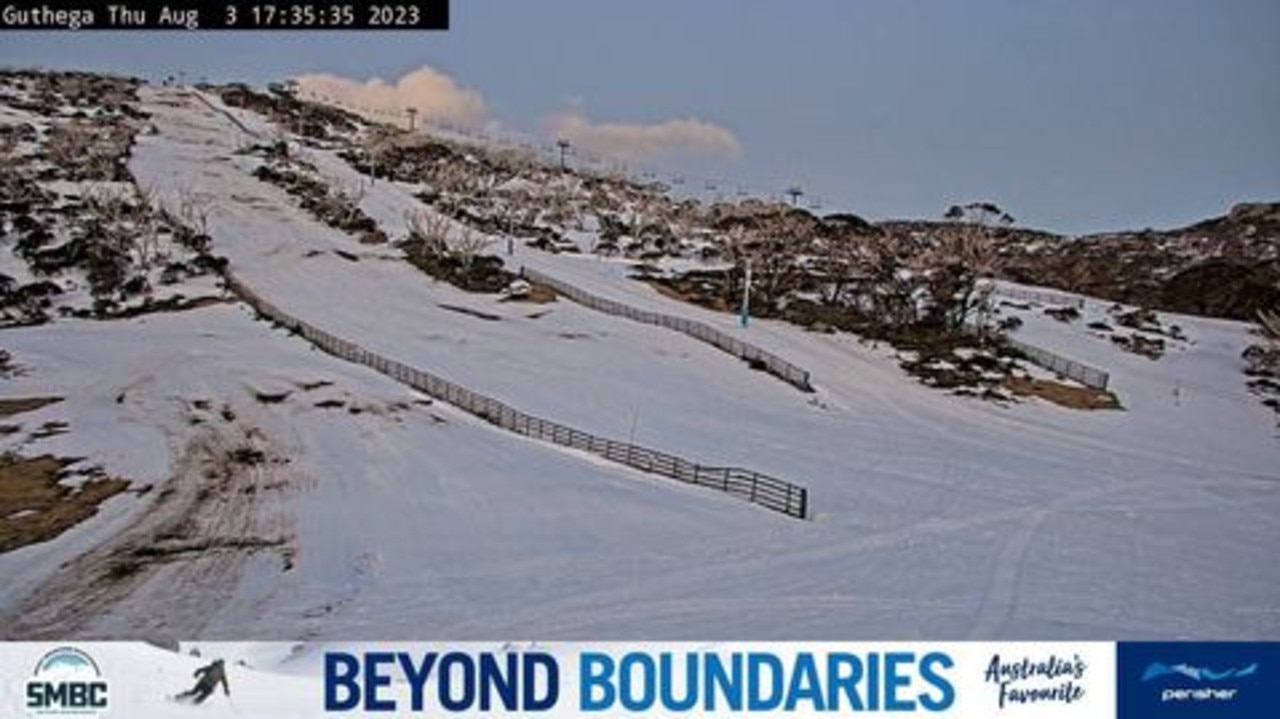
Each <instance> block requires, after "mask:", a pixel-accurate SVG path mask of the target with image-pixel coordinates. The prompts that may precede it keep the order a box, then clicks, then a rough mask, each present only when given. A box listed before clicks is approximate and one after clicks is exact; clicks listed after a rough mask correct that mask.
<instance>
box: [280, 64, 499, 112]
mask: <svg viewBox="0 0 1280 719" xmlns="http://www.w3.org/2000/svg"><path fill="white" fill-rule="evenodd" d="M296 79H297V81H298V87H299V88H300V89H301V90H302V91H303V92H304V93H310V94H314V95H317V96H320V97H325V98H329V100H330V101H332V102H335V103H338V104H341V105H344V106H346V107H349V108H354V109H356V110H358V111H360V112H361V113H362V114H366V115H378V114H383V115H385V114H393V115H397V116H401V117H403V116H404V114H405V111H406V110H408V109H409V108H414V109H416V110H417V111H418V116H419V117H420V118H422V119H423V120H432V121H437V122H448V123H453V124H457V125H464V126H470V127H475V126H480V125H484V124H485V123H486V122H487V121H488V120H489V110H488V106H487V105H486V103H485V100H484V96H483V95H481V94H480V93H479V92H478V91H476V90H472V89H471V88H467V87H463V86H461V85H459V84H458V83H457V82H456V81H455V80H454V79H453V78H452V77H449V76H448V75H446V74H444V73H442V72H440V71H439V70H436V69H434V68H431V67H428V66H425V65H424V66H422V67H421V68H418V69H417V70H414V71H413V72H410V73H408V74H407V75H405V76H404V77H401V78H400V79H399V80H396V81H395V82H394V83H392V84H389V83H387V82H385V81H384V80H382V79H381V78H373V79H372V80H368V81H363V82H362V81H359V80H353V79H349V78H345V77H338V76H335V75H323V74H319V75H303V76H301V77H298V78H296Z"/></svg>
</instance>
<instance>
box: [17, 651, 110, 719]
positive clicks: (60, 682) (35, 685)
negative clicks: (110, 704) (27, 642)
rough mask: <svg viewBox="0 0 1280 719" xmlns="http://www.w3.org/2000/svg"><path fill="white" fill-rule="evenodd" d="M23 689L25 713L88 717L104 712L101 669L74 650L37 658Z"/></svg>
mask: <svg viewBox="0 0 1280 719" xmlns="http://www.w3.org/2000/svg"><path fill="white" fill-rule="evenodd" d="M26 688H27V693H26V698H27V701H26V709H27V713H28V714H37V715H59V716H81V717H91V716H97V715H98V714H99V713H101V712H103V711H106V709H107V701H108V700H107V690H108V688H107V682H106V679H104V678H103V676H102V669H101V668H99V667H98V663H97V662H95V661H94V660H93V657H91V656H89V653H88V652H85V651H82V650H80V649H76V648H75V647H58V648H57V649H54V650H53V651H51V652H48V653H46V654H45V655H44V656H43V657H41V658H40V661H39V662H37V663H36V667H35V670H34V671H33V672H32V677H31V679H30V680H29V681H27V687H26Z"/></svg>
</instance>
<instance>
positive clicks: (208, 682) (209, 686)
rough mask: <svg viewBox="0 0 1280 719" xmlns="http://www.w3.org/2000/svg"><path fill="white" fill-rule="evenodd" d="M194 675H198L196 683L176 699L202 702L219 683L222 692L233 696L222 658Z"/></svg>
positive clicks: (194, 702)
mask: <svg viewBox="0 0 1280 719" xmlns="http://www.w3.org/2000/svg"><path fill="white" fill-rule="evenodd" d="M192 676H194V677H196V685H195V686H194V687H191V688H190V689H188V690H187V691H185V692H183V693H181V694H179V695H178V696H176V697H174V699H175V700H177V701H182V702H185V701H189V702H191V703H193V704H200V703H201V702H203V701H204V700H205V699H208V698H209V695H210V694H213V690H214V689H215V688H217V686H218V684H219V683H221V684H222V692H223V693H224V694H226V695H227V696H231V687H229V686H227V670H226V667H225V666H224V665H223V663H222V660H221V659H215V660H213V662H212V663H210V664H208V665H206V666H203V667H200V668H199V669H197V670H195V672H193V673H192Z"/></svg>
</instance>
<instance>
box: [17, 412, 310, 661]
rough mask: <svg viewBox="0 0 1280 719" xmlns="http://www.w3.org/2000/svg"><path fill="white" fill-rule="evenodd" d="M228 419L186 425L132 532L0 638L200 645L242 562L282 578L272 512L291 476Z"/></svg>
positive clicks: (280, 533)
mask: <svg viewBox="0 0 1280 719" xmlns="http://www.w3.org/2000/svg"><path fill="white" fill-rule="evenodd" d="M227 417H231V418H234V413H232V412H231V411H230V410H229V409H224V410H223V417H219V418H218V419H219V420H221V421H217V422H201V423H199V424H195V425H193V426H192V431H191V433H190V435H189V436H188V438H187V439H186V441H185V443H184V444H182V445H180V448H179V450H178V452H177V453H176V454H177V456H176V457H175V461H174V465H173V466H174V472H173V476H172V477H171V478H170V479H169V481H168V482H166V483H164V484H163V485H162V486H160V487H158V488H157V489H156V490H155V491H154V492H152V493H151V494H150V495H148V496H147V497H145V498H144V501H149V502H150V505H149V506H147V507H145V508H142V509H140V510H139V511H138V512H137V517H138V519H137V521H136V522H135V523H134V524H132V525H131V526H129V527H128V528H127V529H125V530H124V531H122V532H120V533H119V534H117V535H116V536H114V537H112V538H111V539H110V540H108V541H106V542H104V543H102V544H101V545H99V546H97V547H95V548H93V549H91V550H89V551H87V552H85V553H84V554H81V555H80V556H78V557H76V558H75V559H72V560H70V561H69V562H66V563H65V564H63V566H62V567H60V568H59V570H58V572H57V573H56V574H54V575H53V576H52V577H51V578H50V579H49V580H48V581H46V582H45V583H44V584H43V585H42V586H40V587H39V588H38V589H36V590H35V591H34V592H32V593H31V594H30V595H28V596H27V598H26V599H25V600H24V601H23V602H22V603H21V604H20V605H19V606H18V607H16V608H15V609H14V610H13V611H11V612H9V613H8V615H7V616H4V615H0V627H3V629H2V630H0V638H3V639H26V640H31V639H44V638H54V637H67V636H77V637H83V638H95V637H111V636H116V637H118V636H126V635H127V636H134V637H145V638H148V639H168V638H182V637H192V636H198V635H200V633H201V629H202V627H204V626H205V625H206V624H207V623H208V621H209V619H210V617H211V616H212V615H214V614H216V613H217V612H218V610H219V609H220V608H221V607H222V606H223V604H224V603H225V602H226V601H227V600H228V599H229V597H231V596H232V594H233V593H234V590H235V587H236V585H237V583H238V581H239V580H240V578H241V576H242V574H243V570H244V567H245V564H246V562H247V561H248V559H249V558H250V557H254V556H263V555H264V553H269V555H268V556H270V557H271V558H272V561H273V562H274V563H276V565H277V566H278V567H279V571H287V570H288V569H290V568H291V567H292V558H293V553H294V549H293V547H292V546H291V535H290V532H289V526H288V525H289V522H288V519H287V518H286V515H285V513H284V511H283V509H282V508H281V506H280V505H282V500H283V492H284V491H285V490H286V489H288V487H290V486H291V485H292V484H293V479H294V476H293V475H294V474H295V471H294V470H293V469H292V467H291V466H290V464H289V462H288V460H287V459H286V458H284V457H283V455H281V454H280V453H278V452H276V451H275V449H274V447H273V443H272V442H271V441H270V440H269V439H268V438H267V437H266V436H265V434H264V433H263V432H262V431H261V430H259V429H257V428H254V427H251V426H250V427H246V426H245V425H244V424H242V423H237V422H235V421H232V420H230V419H226V418H227Z"/></svg>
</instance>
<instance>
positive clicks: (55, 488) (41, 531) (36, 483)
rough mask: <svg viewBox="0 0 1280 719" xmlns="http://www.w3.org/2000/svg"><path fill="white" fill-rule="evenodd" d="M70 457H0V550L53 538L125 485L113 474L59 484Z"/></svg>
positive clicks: (95, 511) (122, 489)
mask: <svg viewBox="0 0 1280 719" xmlns="http://www.w3.org/2000/svg"><path fill="white" fill-rule="evenodd" d="M73 462H74V460H68V459H59V458H57V457H54V456H52V455H47V454H46V455H43V456H40V457H31V458H28V457H17V456H14V455H4V456H0V554H3V553H5V552H9V551H12V550H14V549H17V548H18V547H23V546H26V545H28V544H35V543H37V542H45V541H48V540H50V539H53V538H54V537H57V536H58V535H59V534H62V533H63V532H65V531H66V530H68V529H70V528H71V527H74V526H75V525H77V524H79V523H80V522H83V521H84V520H86V519H88V518H89V517H92V516H93V515H94V514H96V513H97V512H98V505H100V504H102V502H103V501H105V500H106V499H107V498H108V497H111V496H112V495H115V494H117V493H119V492H122V491H124V490H125V489H126V488H127V487H128V486H129V483H128V482H126V481H124V480H122V479H114V478H101V479H90V480H86V481H85V482H83V483H82V484H81V485H80V486H79V487H78V488H75V489H72V488H71V487H67V486H65V485H63V484H60V483H59V480H60V479H62V477H63V474H64V470H65V469H66V468H67V466H68V465H70V464H72V463H73Z"/></svg>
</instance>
